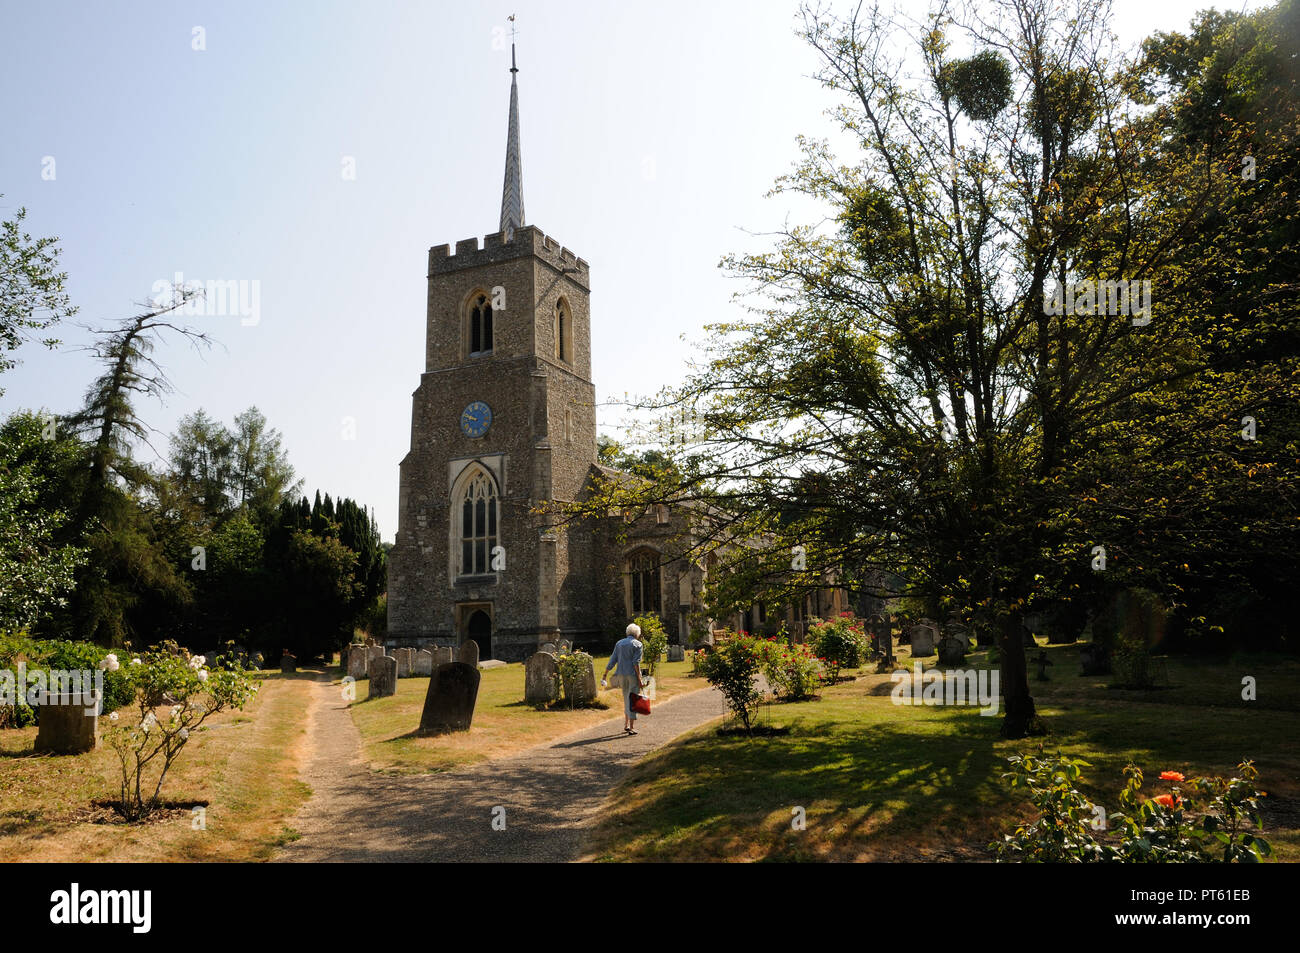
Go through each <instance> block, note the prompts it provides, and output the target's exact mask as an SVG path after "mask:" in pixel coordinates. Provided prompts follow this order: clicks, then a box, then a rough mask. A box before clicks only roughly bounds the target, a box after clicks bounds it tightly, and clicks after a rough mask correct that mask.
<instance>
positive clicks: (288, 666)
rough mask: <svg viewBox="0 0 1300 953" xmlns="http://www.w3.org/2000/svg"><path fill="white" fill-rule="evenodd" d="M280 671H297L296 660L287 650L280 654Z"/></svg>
mask: <svg viewBox="0 0 1300 953" xmlns="http://www.w3.org/2000/svg"><path fill="white" fill-rule="evenodd" d="M280 671H281V672H284V673H292V672H296V671H298V660H297V659H296V658H294V657H293V656H292V655H290V654H289V653H288V652H285V653H284V654H283V655H281V656H280Z"/></svg>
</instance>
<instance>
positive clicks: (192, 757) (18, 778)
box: [0, 671, 312, 861]
mask: <svg viewBox="0 0 1300 953" xmlns="http://www.w3.org/2000/svg"><path fill="white" fill-rule="evenodd" d="M311 679H312V673H311V672H310V671H307V672H303V673H302V674H300V675H297V676H281V675H280V674H279V673H274V674H270V673H268V674H266V675H265V676H264V677H263V679H262V687H261V690H260V691H259V692H258V693H257V694H256V695H255V696H254V697H253V698H252V700H251V701H250V702H249V704H248V705H247V706H246V707H245V708H244V710H243V711H231V712H222V713H221V714H220V715H217V716H214V717H213V718H211V719H210V720H209V721H208V723H207V724H206V725H205V726H204V728H202V729H201V730H199V731H198V732H196V733H195V734H194V735H192V736H191V738H190V741H189V743H188V744H187V745H186V746H185V749H184V752H183V753H182V754H181V756H180V757H179V758H178V759H177V760H176V762H175V763H174V764H173V765H172V769H171V771H170V772H169V773H168V775H167V781H166V783H165V784H164V786H163V790H162V795H161V796H162V798H163V799H164V800H167V801H173V802H207V807H206V819H205V820H206V829H202V830H194V829H193V815H192V814H191V811H190V810H189V809H186V808H180V809H176V810H171V811H168V812H166V813H165V814H163V815H161V816H159V817H157V818H156V819H151V820H149V821H147V822H145V823H141V824H135V825H128V824H124V823H122V822H120V821H118V820H117V819H116V816H115V815H114V814H113V813H112V812H111V811H110V810H108V809H105V808H95V807H93V806H92V802H93V801H96V800H99V799H104V798H115V797H117V795H118V786H119V784H120V769H119V766H118V761H117V755H116V753H115V752H114V751H113V749H112V748H110V747H108V746H107V745H105V744H104V743H103V742H101V744H100V746H99V748H97V749H96V750H95V751H93V752H89V753H87V754H83V755H48V754H42V755H36V754H34V753H33V747H34V744H35V741H36V732H37V729H36V728H34V727H33V728H23V729H17V730H7V731H0V856H4V857H5V858H6V859H10V860H42V861H255V860H266V859H267V858H268V857H269V856H270V855H271V853H272V852H273V851H274V850H275V848H276V846H277V845H278V844H280V843H281V842H282V841H283V840H284V838H285V837H286V836H291V834H290V833H289V832H286V830H285V827H284V821H285V819H286V818H287V817H290V816H292V815H293V813H294V812H295V811H296V810H297V809H298V806H299V805H300V804H302V803H303V801H305V800H306V798H307V797H308V796H309V794H310V793H311V792H310V790H309V789H308V787H307V786H306V785H305V784H303V783H302V782H301V781H299V780H298V768H299V762H300V759H301V757H302V755H303V753H304V750H303V747H302V742H303V740H304V738H305V736H304V729H305V725H304V722H303V718H302V712H303V711H304V710H305V709H306V708H307V706H308V699H309V697H310V693H311ZM101 730H102V729H101Z"/></svg>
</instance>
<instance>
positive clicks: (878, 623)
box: [867, 615, 894, 661]
mask: <svg viewBox="0 0 1300 953" xmlns="http://www.w3.org/2000/svg"><path fill="white" fill-rule="evenodd" d="M867 631H868V632H870V633H871V651H872V652H873V653H875V654H876V655H879V656H880V658H881V659H882V660H884V661H890V660H892V659H893V657H894V633H893V632H892V631H890V625H889V620H888V619H885V618H882V617H881V616H878V615H873V616H872V617H871V618H869V619H867Z"/></svg>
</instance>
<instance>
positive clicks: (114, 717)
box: [108, 712, 117, 721]
mask: <svg viewBox="0 0 1300 953" xmlns="http://www.w3.org/2000/svg"><path fill="white" fill-rule="evenodd" d="M108 720H109V721H117V712H113V713H112V714H111V715H109V716H108Z"/></svg>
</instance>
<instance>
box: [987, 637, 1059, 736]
mask: <svg viewBox="0 0 1300 953" xmlns="http://www.w3.org/2000/svg"><path fill="white" fill-rule="evenodd" d="M998 621H999V626H998V653H999V655H1001V657H1002V704H1003V707H1004V709H1005V713H1004V715H1003V719H1002V732H1001V733H1002V737H1003V738H1025V737H1028V736H1030V735H1043V734H1046V733H1047V729H1046V728H1045V727H1044V726H1043V723H1042V721H1041V720H1040V719H1039V717H1038V711H1037V709H1035V707H1034V697H1033V696H1032V695H1030V694H1029V671H1028V667H1027V666H1026V663H1025V643H1024V638H1023V636H1022V630H1021V621H1020V615H1019V614H1018V613H1011V614H1009V615H1005V616H1002V618H1001V619H999V620H998Z"/></svg>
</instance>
